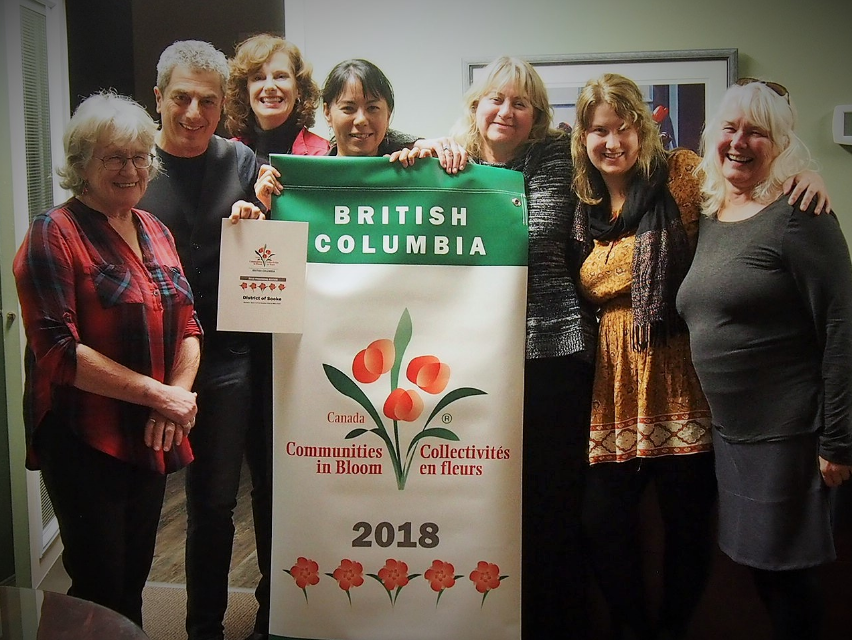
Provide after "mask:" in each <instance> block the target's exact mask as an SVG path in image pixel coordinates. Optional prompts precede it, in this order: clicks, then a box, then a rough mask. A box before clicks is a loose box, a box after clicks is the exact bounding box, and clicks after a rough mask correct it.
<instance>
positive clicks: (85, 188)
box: [80, 180, 89, 196]
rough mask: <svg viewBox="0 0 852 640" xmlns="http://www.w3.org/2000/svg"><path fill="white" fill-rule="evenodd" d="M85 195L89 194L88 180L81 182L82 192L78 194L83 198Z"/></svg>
mask: <svg viewBox="0 0 852 640" xmlns="http://www.w3.org/2000/svg"><path fill="white" fill-rule="evenodd" d="M87 193H89V181H88V180H83V191H82V192H81V193H80V195H81V196H84V195H86V194H87Z"/></svg>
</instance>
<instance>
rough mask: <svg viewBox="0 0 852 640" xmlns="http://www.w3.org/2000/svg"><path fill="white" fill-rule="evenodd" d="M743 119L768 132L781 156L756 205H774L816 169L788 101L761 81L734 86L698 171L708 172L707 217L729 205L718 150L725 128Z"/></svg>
mask: <svg viewBox="0 0 852 640" xmlns="http://www.w3.org/2000/svg"><path fill="white" fill-rule="evenodd" d="M740 116H742V117H744V118H745V119H746V120H747V121H748V122H750V123H751V124H752V125H755V126H757V127H760V128H761V129H763V130H764V131H766V132H767V135H768V136H769V140H770V141H771V142H772V149H773V151H775V152H776V153H777V154H778V155H777V156H776V157H775V159H774V160H773V161H772V164H771V165H770V168H769V175H768V176H767V178H766V179H765V180H764V181H763V182H761V183H760V184H758V185H757V186H755V188H754V189H753V190H752V198H753V199H754V200H755V201H757V202H762V203H765V204H768V203H770V202H773V201H774V200H776V199H777V198H778V197H779V196H780V195H781V193H782V186H783V184H784V182H785V181H786V180H787V178H790V177H792V176H794V175H796V174H797V173H801V172H802V171H804V170H805V169H809V168H812V167H813V159H812V158H811V153H810V151H809V150H808V148H807V147H806V146H805V143H804V142H802V140H801V139H800V138H799V136H797V135H796V133H795V131H794V129H795V126H796V110H795V109H794V107H793V105H792V104H791V103H789V102H788V101H787V97H784V96H780V95H778V94H777V93H776V92H775V91H773V90H772V89H770V88H769V87H768V86H766V85H765V84H763V83H762V82H760V81H757V82H751V83H749V84H746V85H736V84H734V85H731V86H730V87H728V90H727V91H726V92H725V95H724V96H723V97H722V103H721V104H720V105H719V109H718V110H717V111H716V113H715V114H714V115H713V116H712V117H711V118H710V119H709V120H708V121H707V124H706V125H705V127H704V132H703V133H702V134H701V151H702V155H703V156H704V157H703V158H702V160H701V164H699V165H698V169H697V171H703V172H704V181H703V183H702V185H701V195H702V197H703V201H702V212H703V213H704V214H705V215H708V216H714V215H716V214H717V213H718V212H719V210H720V209H721V208H722V206H723V205H724V203H725V194H726V193H727V184H728V183H727V181H726V180H725V177H724V176H723V175H722V161H721V159H720V158H719V154H718V153H717V152H716V147H717V145H718V143H719V141H720V139H721V136H722V130H723V127H724V124H725V123H726V122H730V121H731V120H732V119H733V118H734V117H740Z"/></svg>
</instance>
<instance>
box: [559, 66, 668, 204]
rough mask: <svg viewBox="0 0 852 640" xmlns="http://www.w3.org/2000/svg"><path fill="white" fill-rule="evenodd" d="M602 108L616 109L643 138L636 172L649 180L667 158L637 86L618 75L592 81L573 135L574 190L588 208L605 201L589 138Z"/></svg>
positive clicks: (582, 94)
mask: <svg viewBox="0 0 852 640" xmlns="http://www.w3.org/2000/svg"><path fill="white" fill-rule="evenodd" d="M602 104H608V105H609V106H610V107H612V109H613V111H615V113H616V115H618V117H619V118H621V119H622V120H624V121H625V122H626V123H627V125H628V126H631V127H634V128H635V129H636V131H637V132H638V134H639V158H638V159H637V161H636V166H635V168H634V171H637V172H639V173H640V174H641V175H642V176H643V177H644V178H645V179H646V180H647V179H649V178H650V176H651V173H652V172H653V170H654V167H655V166H658V164H659V163H665V157H666V156H665V150H664V149H663V143H662V141H661V140H660V130H659V128H658V126H657V123H656V122H654V118H653V117H652V115H651V111H650V110H649V109H648V104H647V103H646V102H645V100H644V97H643V96H642V91H641V90H640V89H639V87H638V86H637V85H636V83H635V82H633V80H631V79H630V78H625V77H624V76H622V75H619V74H617V73H605V74H603V75H602V76H600V77H599V78H594V79H592V80H589V81H588V82H587V83H586V86H584V87H583V89H582V90H581V91H580V95H579V97H578V98H577V122H576V124H575V125H574V129H573V131H572V132H571V157H572V159H573V161H574V190H575V191H576V193H577V197H579V198H580V200H582V201H583V202H585V203H587V204H599V203H600V202H601V199H602V197H603V194H602V193H600V189H601V187H600V185H601V184H602V180H600V179H599V178H600V173H599V172H598V170H597V169H596V168H595V166H594V165H593V164H592V161H591V160H590V159H589V154H588V153H587V152H586V135H587V134H588V132H589V127H591V125H592V118H593V117H594V115H595V109H596V108H597V107H598V106H599V105H602ZM595 185H598V187H597V188H596V186H595Z"/></svg>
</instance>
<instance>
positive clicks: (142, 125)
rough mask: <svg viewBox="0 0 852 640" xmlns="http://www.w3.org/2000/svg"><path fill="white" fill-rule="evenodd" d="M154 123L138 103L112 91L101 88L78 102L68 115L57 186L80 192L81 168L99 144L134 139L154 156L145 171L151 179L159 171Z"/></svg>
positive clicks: (82, 188) (120, 142)
mask: <svg viewBox="0 0 852 640" xmlns="http://www.w3.org/2000/svg"><path fill="white" fill-rule="evenodd" d="M156 135H157V123H156V122H154V120H153V119H152V118H151V116H150V115H148V112H147V111H145V109H144V108H142V106H141V105H139V103H137V102H136V101H134V100H133V99H131V98H128V97H127V96H123V95H120V94H118V93H115V92H114V91H100V92H98V93H95V94H93V95H91V96H89V97H88V98H86V99H85V100H83V102H81V103H80V106H79V107H77V109H76V111H74V115H73V116H71V120H69V122H68V126H67V127H66V128H65V135H64V136H63V139H62V142H63V144H64V147H65V163H64V164H63V165H62V166H61V167H59V168H57V170H56V173H57V175H58V176H59V178H60V181H59V186H61V187H62V188H63V189H70V190H71V192H72V193H73V194H74V195H77V196H79V195H81V194H82V193H83V190H84V189H85V186H86V182H85V180H84V179H83V170H84V169H85V167H86V165H87V164H88V163H89V161H90V160H91V159H92V153H93V151H94V149H95V147H96V146H97V145H98V144H104V143H107V142H109V143H114V144H118V145H121V146H124V145H127V146H129V145H132V144H136V143H137V142H138V143H140V144H141V146H144V147H145V148H146V149H148V152H149V153H150V154H151V155H153V156H154V164H152V165H151V168H150V169H149V170H148V179H149V180H151V179H153V178H154V176H156V175H157V173H158V172H159V168H160V167H159V162H158V160H157V155H156V152H155V146H154V142H155V138H156Z"/></svg>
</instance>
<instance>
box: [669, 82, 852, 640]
mask: <svg viewBox="0 0 852 640" xmlns="http://www.w3.org/2000/svg"><path fill="white" fill-rule="evenodd" d="M794 122H795V113H794V110H793V107H792V105H791V104H790V96H789V94H788V92H787V90H786V89H785V88H784V87H782V86H781V85H779V84H776V83H772V82H763V81H760V80H755V79H752V78H746V79H742V80H740V81H738V83H737V84H735V85H733V86H732V87H730V88H729V89H728V91H727V92H726V94H725V96H724V98H723V100H722V105H721V107H720V110H719V113H718V114H717V115H716V116H715V117H714V118H713V119H712V120H711V121H710V122H708V124H707V126H706V128H705V131H704V136H703V144H704V160H703V161H702V163H701V169H702V170H703V172H704V176H705V177H704V184H703V187H702V191H703V195H704V202H703V213H704V214H705V216H704V217H703V218H702V220H701V226H700V233H699V235H698V238H699V239H698V247H697V250H696V255H695V259H694V261H693V263H692V267H691V269H690V271H689V273H688V274H687V276H686V279H685V280H684V282H683V284H682V285H681V288H680V291H679V293H678V298H677V306H678V310H679V312H680V313H681V315H682V316H683V318H684V320H686V323H687V325H688V326H689V334H690V343H691V348H692V357H693V362H694V364H695V369H696V371H697V373H698V377H699V379H700V381H701V386H702V388H703V389H704V392H705V394H706V396H707V400H708V402H709V404H710V409H711V413H712V418H713V427H714V429H713V443H714V449H715V451H716V475H717V479H718V483H719V546H720V547H721V549H722V551H724V552H725V553H726V554H727V555H728V556H730V557H731V558H732V559H733V560H734V561H736V562H737V563H740V564H743V565H746V566H748V567H750V568H751V571H752V575H753V577H754V580H755V585H756V587H757V591H758V593H759V594H760V597H761V599H762V600H763V602H764V604H765V605H766V607H767V609H768V610H769V614H770V618H771V620H772V625H773V629H774V634H775V638H779V639H780V638H790V639H793V638H797V639H801V638H817V637H819V627H820V620H821V597H820V591H819V583H818V574H817V572H816V568H817V567H818V566H819V565H821V564H824V563H827V562H831V561H832V560H834V558H835V551H834V542H833V539H832V530H831V521H830V515H829V510H830V499H831V491H830V488H831V487H835V486H837V485H839V484H841V483H842V482H844V481H845V480H848V479H849V477H850V474H852V265H850V259H849V251H848V248H847V245H846V241H845V239H844V238H843V234H842V233H841V230H840V226H839V224H838V222H837V218H836V217H835V216H834V215H826V214H824V215H820V216H814V215H812V212H811V211H801V210H800V209H799V207H796V206H793V205H790V204H789V203H788V202H787V198H786V197H784V196H783V195H782V187H781V185H782V184H783V182H784V181H785V180H786V179H787V178H788V177H789V176H791V175H793V174H795V173H798V172H799V171H801V170H802V169H804V168H806V167H807V166H808V164H809V163H810V155H809V153H808V151H807V149H806V148H805V146H804V144H803V143H802V142H801V140H799V138H798V137H797V136H796V134H795V133H794V131H793V127H794Z"/></svg>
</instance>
